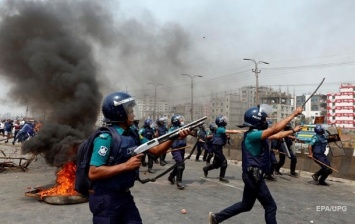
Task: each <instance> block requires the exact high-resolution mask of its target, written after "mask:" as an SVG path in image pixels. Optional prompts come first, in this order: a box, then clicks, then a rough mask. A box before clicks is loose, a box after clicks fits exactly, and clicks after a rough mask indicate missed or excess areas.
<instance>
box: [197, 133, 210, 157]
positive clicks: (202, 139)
mask: <svg viewBox="0 0 355 224" xmlns="http://www.w3.org/2000/svg"><path fill="white" fill-rule="evenodd" d="M197 138H198V142H197V154H196V159H195V161H200V156H201V154H202V149H203V150H205V151H206V150H208V149H207V145H206V141H207V132H206V131H205V129H204V128H200V130H199V131H198V132H197Z"/></svg>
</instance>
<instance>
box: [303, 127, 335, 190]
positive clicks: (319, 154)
mask: <svg viewBox="0 0 355 224" xmlns="http://www.w3.org/2000/svg"><path fill="white" fill-rule="evenodd" d="M314 132H315V133H316V134H315V135H314V136H313V137H312V139H311V142H310V143H309V145H308V152H309V154H308V156H309V157H310V158H314V159H316V160H314V161H315V162H316V163H317V164H318V165H319V166H320V167H321V169H320V170H318V172H316V173H314V174H313V175H312V178H313V180H314V181H315V182H317V183H318V184H319V185H323V186H329V184H328V183H326V182H325V180H326V179H327V177H328V176H329V175H330V174H331V173H332V172H333V171H332V169H330V161H329V159H328V157H327V155H326V154H325V150H326V147H327V144H328V139H327V138H326V137H325V135H324V129H323V128H322V126H321V125H316V127H315V128H314ZM330 138H334V137H333V136H332V137H330ZM317 160H318V161H319V162H318V161H317ZM326 165H327V166H326Z"/></svg>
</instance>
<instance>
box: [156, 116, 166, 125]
mask: <svg viewBox="0 0 355 224" xmlns="http://www.w3.org/2000/svg"><path fill="white" fill-rule="evenodd" d="M157 125H159V126H165V125H166V117H160V118H158V119H157Z"/></svg>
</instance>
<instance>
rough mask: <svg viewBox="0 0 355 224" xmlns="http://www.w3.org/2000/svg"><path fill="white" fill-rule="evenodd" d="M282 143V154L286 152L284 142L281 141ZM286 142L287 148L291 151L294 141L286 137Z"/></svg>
mask: <svg viewBox="0 0 355 224" xmlns="http://www.w3.org/2000/svg"><path fill="white" fill-rule="evenodd" d="M279 141H280V143H281V144H280V148H281V150H282V152H286V149H285V144H284V143H283V140H279ZM284 141H285V143H286V146H287V149H288V150H290V149H291V146H292V139H290V138H288V137H285V138H284Z"/></svg>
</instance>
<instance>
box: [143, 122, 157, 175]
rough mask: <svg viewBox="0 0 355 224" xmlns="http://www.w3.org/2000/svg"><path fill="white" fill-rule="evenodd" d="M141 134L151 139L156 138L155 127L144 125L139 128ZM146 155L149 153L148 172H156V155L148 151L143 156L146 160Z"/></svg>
mask: <svg viewBox="0 0 355 224" xmlns="http://www.w3.org/2000/svg"><path fill="white" fill-rule="evenodd" d="M139 134H140V135H141V136H143V137H144V138H145V139H147V140H148V141H149V140H152V139H153V138H154V129H153V128H151V127H142V128H141V129H140V130H139ZM145 155H148V172H150V173H154V171H153V170H152V169H153V163H154V160H155V156H154V155H153V154H151V153H149V152H147V153H145V154H144V156H143V157H142V158H143V160H145Z"/></svg>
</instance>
